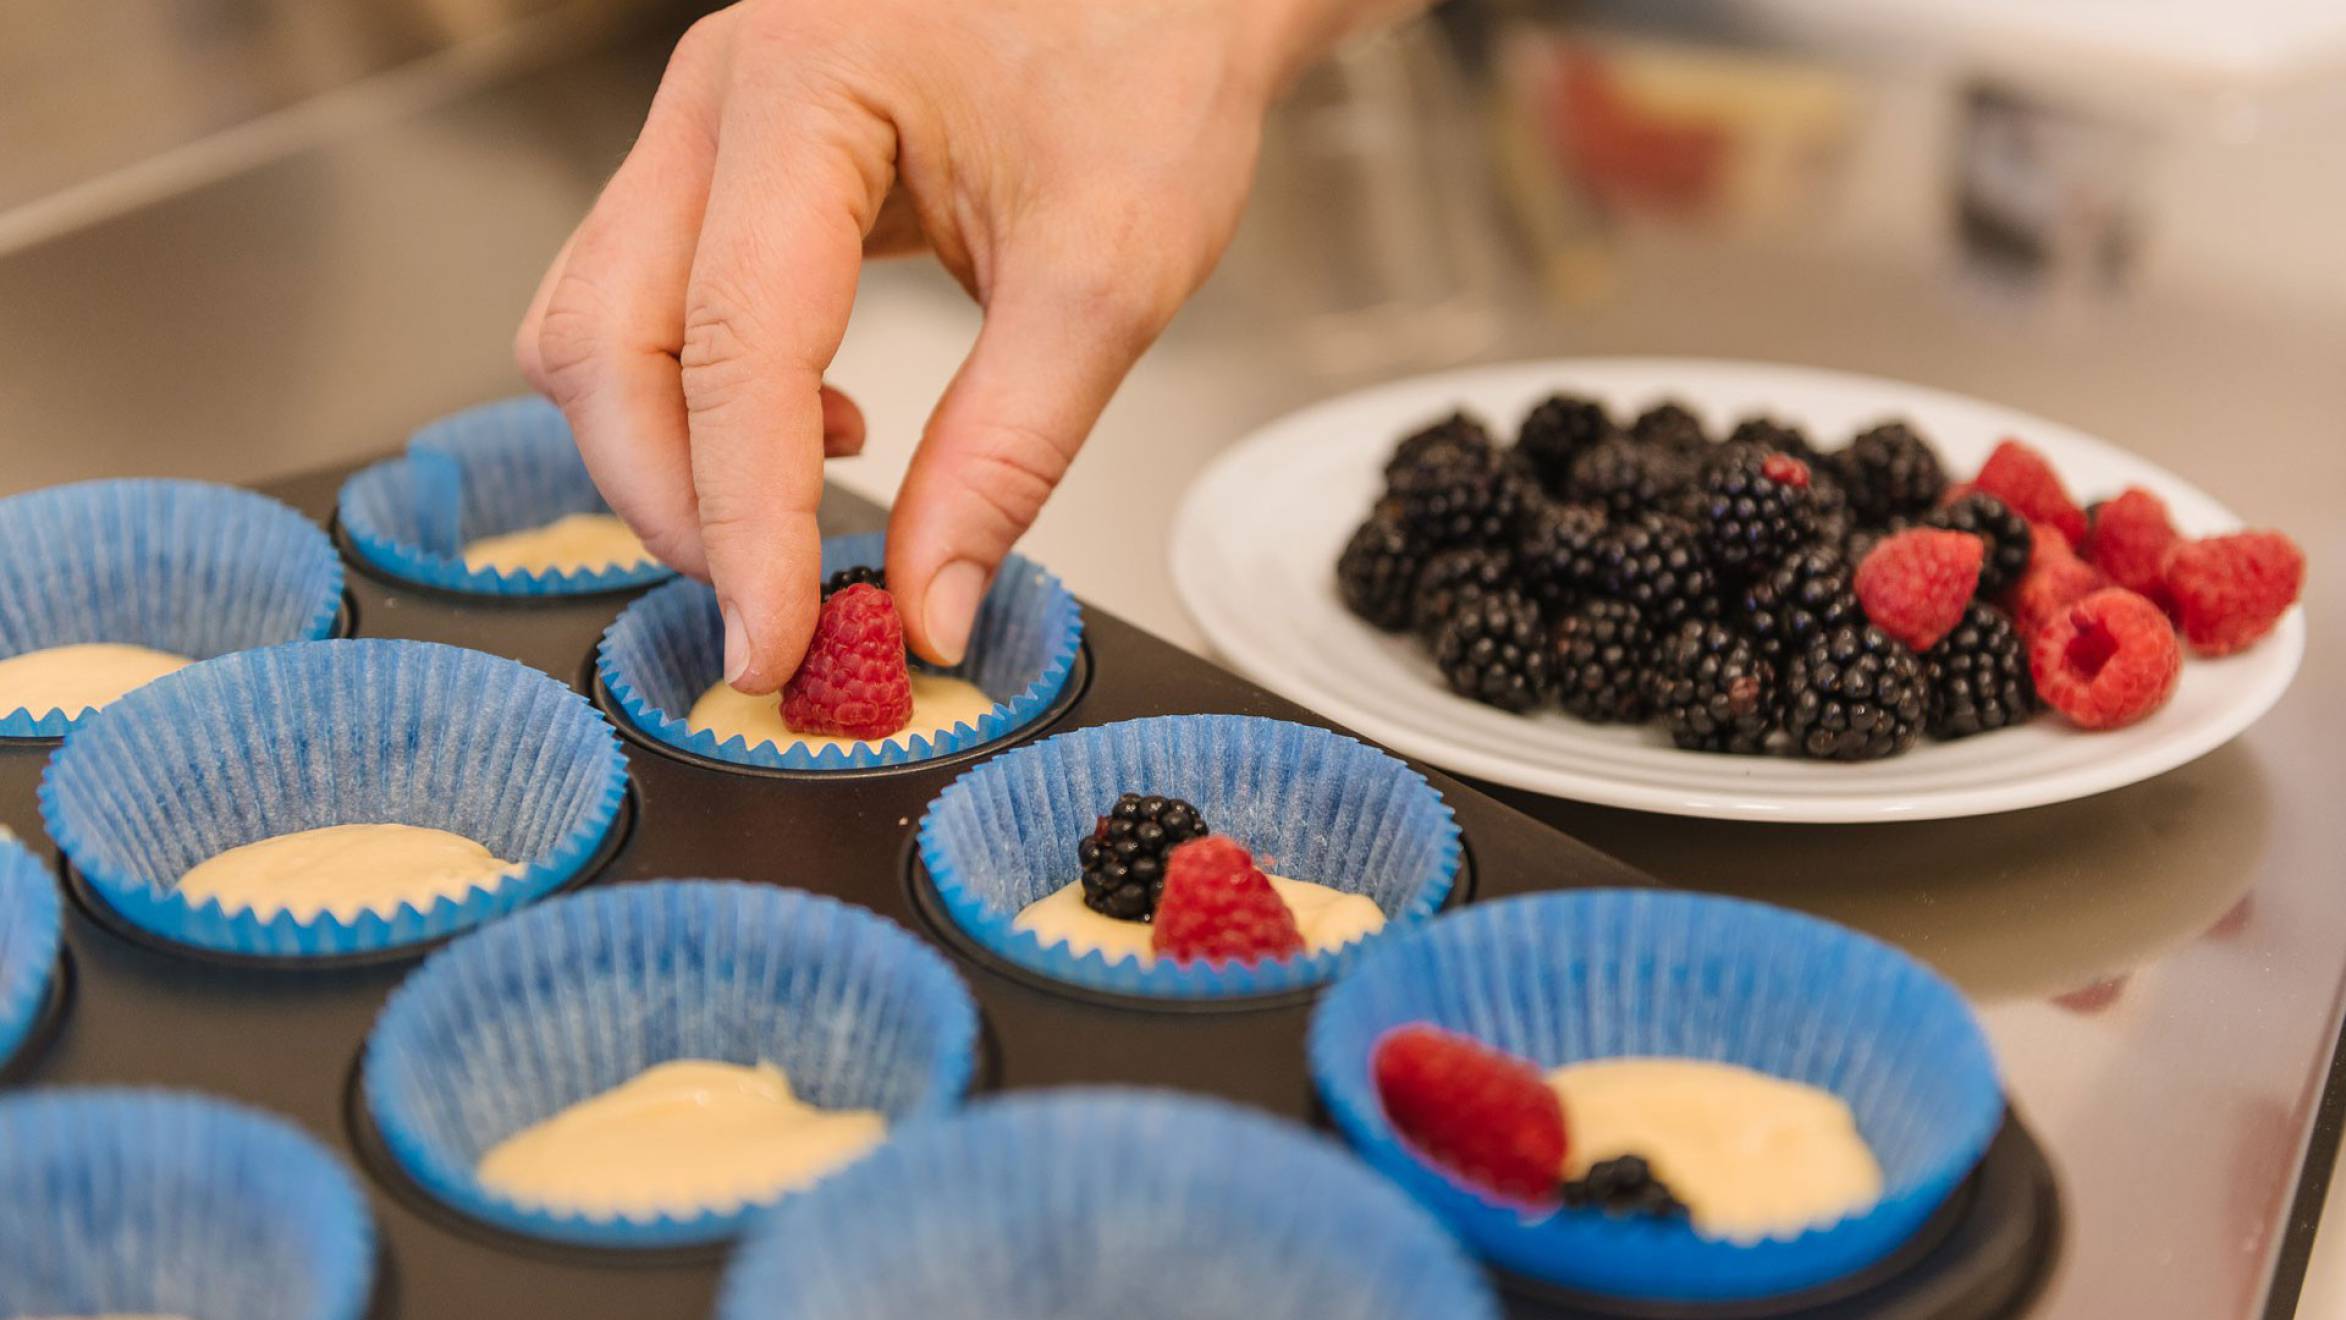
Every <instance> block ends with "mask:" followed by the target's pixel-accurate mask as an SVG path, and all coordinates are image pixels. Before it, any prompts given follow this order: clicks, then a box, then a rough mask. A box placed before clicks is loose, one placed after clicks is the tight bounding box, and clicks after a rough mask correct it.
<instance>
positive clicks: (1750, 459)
mask: <svg viewBox="0 0 2346 1320" xmlns="http://www.w3.org/2000/svg"><path fill="white" fill-rule="evenodd" d="M1686 512H1687V516H1688V518H1690V519H1691V520H1692V521H1693V523H1694V527H1695V531H1696V534H1697V535H1698V536H1699V537H1700V539H1701V544H1702V548H1703V552H1704V553H1705V554H1706V555H1707V556H1708V557H1709V559H1710V561H1711V564H1712V565H1713V566H1714V567H1716V568H1717V569H1719V570H1720V571H1721V572H1722V573H1724V574H1726V575H1727V576H1729V577H1737V578H1740V577H1742V576H1743V575H1745V574H1747V573H1758V572H1765V571H1767V570H1768V569H1770V568H1773V567H1774V566H1775V565H1776V564H1777V562H1778V561H1780V560H1782V559H1783V558H1784V556H1786V555H1788V554H1790V553H1792V552H1793V551H1794V550H1797V549H1799V548H1800V547H1802V546H1804V545H1806V544H1808V543H1809V541H1810V540H1812V539H1814V537H1815V536H1816V526H1817V518H1816V505H1815V503H1814V502H1813V500H1812V498H1811V496H1810V494H1809V487H1808V465H1807V464H1806V463H1803V462H1801V461H1800V460H1799V459H1797V458H1794V457H1792V456H1791V455H1789V454H1783V453H1778V452H1777V451H1775V450H1772V449H1762V448H1760V447H1759V446H1757V445H1750V444H1741V445H1722V446H1721V447H1719V448H1718V449H1717V450H1715V451H1713V452H1712V454H1711V456H1710V457H1709V458H1708V459H1706V460H1705V461H1704V463H1703V466H1702V474H1701V475H1700V476H1699V477H1697V478H1696V479H1695V483H1694V487H1693V489H1692V490H1691V491H1690V492H1688V495H1687V501H1686Z"/></svg>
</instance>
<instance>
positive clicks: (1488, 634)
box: [1434, 591, 1555, 711]
mask: <svg viewBox="0 0 2346 1320" xmlns="http://www.w3.org/2000/svg"><path fill="white" fill-rule="evenodd" d="M1434 663H1435V664H1437V665H1439V666H1441V669H1442V677H1443V678H1445V679H1447V680H1449V683H1450V688H1451V690H1452V691H1454V692H1456V693H1458V694H1459V695H1460V696H1463V697H1472V698H1474V699H1475V700H1476V701H1479V702H1482V703H1483V704H1485V705H1489V706H1496V707H1498V708H1499V709H1501V710H1508V711H1526V710H1530V709H1531V708H1532V707H1534V706H1537V705H1538V704H1540V703H1541V702H1542V701H1544V700H1546V699H1547V696H1548V693H1549V692H1550V691H1551V690H1552V689H1553V687H1554V681H1555V678H1554V670H1553V669H1552V668H1551V667H1550V664H1549V658H1548V638H1547V636H1546V633H1545V630H1544V629H1543V628H1542V627H1541V624H1540V612H1539V607H1538V606H1536V605H1533V604H1532V603H1531V601H1530V600H1528V599H1526V598H1525V597H1524V596H1522V595H1521V594H1520V593H1517V592H1513V591H1501V592H1497V593H1494V594H1492V595H1488V596H1484V597H1482V598H1481V599H1479V600H1474V601H1470V602H1466V603H1464V604H1461V605H1460V606H1459V608H1458V610H1457V612H1456V613H1454V614H1453V615H1451V616H1450V621H1449V622H1448V623H1446V624H1443V625H1442V631H1441V634H1440V635H1439V636H1438V637H1436V638H1435V639H1434Z"/></svg>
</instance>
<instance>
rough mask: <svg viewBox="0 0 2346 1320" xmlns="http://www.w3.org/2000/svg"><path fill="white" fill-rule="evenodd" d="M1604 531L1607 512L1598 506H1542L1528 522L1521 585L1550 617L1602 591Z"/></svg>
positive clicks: (1518, 545)
mask: <svg viewBox="0 0 2346 1320" xmlns="http://www.w3.org/2000/svg"><path fill="white" fill-rule="evenodd" d="M1605 527H1606V519H1605V511H1604V510H1603V509H1600V508H1598V507H1597V506H1595V505H1593V504H1543V505H1541V506H1540V507H1539V508H1537V509H1534V510H1532V512H1531V514H1530V515H1529V516H1528V517H1526V518H1525V519H1524V522H1523V535H1522V536H1520V537H1518V538H1517V539H1516V542H1515V571H1516V574H1517V580H1518V581H1519V582H1520V583H1521V584H1522V587H1523V589H1524V590H1525V591H1526V592H1528V593H1530V595H1531V598H1532V600H1533V601H1534V602H1535V603H1537V604H1538V605H1539V607H1540V608H1541V609H1542V610H1544V611H1547V612H1548V613H1549V615H1550V616H1554V615H1557V614H1561V613H1562V612H1563V611H1564V610H1566V609H1569V608H1570V607H1571V606H1572V605H1573V604H1574V603H1576V602H1577V601H1579V600H1580V599H1581V597H1583V596H1586V595H1588V594H1589V593H1590V592H1591V591H1594V590H1596V589H1597V587H1598V586H1599V584H1600V581H1601V578H1602V573H1601V570H1602V568H1603V560H1602V559H1601V557H1600V552H1601V550H1602V547H1603V541H1604V536H1605Z"/></svg>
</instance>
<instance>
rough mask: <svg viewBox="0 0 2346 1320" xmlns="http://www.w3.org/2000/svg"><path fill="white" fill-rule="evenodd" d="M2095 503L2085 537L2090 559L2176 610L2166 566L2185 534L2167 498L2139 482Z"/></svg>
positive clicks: (2127, 584) (2129, 586)
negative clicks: (2171, 517)
mask: <svg viewBox="0 0 2346 1320" xmlns="http://www.w3.org/2000/svg"><path fill="white" fill-rule="evenodd" d="M2096 507H2097V512H2096V513H2095V515H2094V519H2093V530H2092V532H2091V533H2090V534H2089V535H2088V536H2087V537H2086V540H2085V558H2086V562H2088V563H2090V564H2092V565H2093V566H2094V567H2095V568H2098V569H2100V570H2101V571H2102V572H2104V573H2107V574H2109V576H2110V581H2112V582H2115V583H2117V584H2118V585H2119V586H2121V587H2124V588H2126V589H2127V590H2128V591H2132V592H2136V593H2138V594H2140V595H2143V596H2147V597H2149V598H2150V601H2151V603H2152V604H2154V605H2156V606H2158V607H2159V608H2161V609H2163V610H2167V611H2168V612H2169V613H2173V612H2174V608H2173V607H2174V598H2173V597H2171V596H2169V595H2168V594H2167V582H2166V574H2165V573H2164V572H2163V571H2162V570H2163V566H2164V565H2165V563H2166V560H2167V550H2168V548H2169V547H2170V546H2172V545H2174V544H2175V543H2176V542H2177V541H2179V540H2181V539H2183V538H2182V535H2181V534H2180V533H2178V532H2177V531H2176V530H2175V524H2173V523H2172V522H2169V521H2168V520H2167V504H2166V501H2164V500H2162V499H2160V498H2159V497H2158V496H2156V495H2153V494H2151V493H2150V492H2149V491H2147V490H2144V489H2143V488H2142V487H2140V486H2128V487H2127V488H2126V490H2125V492H2124V493H2122V494H2120V495H2119V496H2118V497H2117V498H2116V499H2113V500H2105V501H2104V502H2102V503H2101V504H2100V505H2098V506H2096Z"/></svg>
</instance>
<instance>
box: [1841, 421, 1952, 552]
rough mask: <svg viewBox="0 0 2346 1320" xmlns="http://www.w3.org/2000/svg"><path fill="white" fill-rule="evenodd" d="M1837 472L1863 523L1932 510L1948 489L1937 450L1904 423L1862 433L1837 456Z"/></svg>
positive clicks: (1875, 523) (1878, 522)
mask: <svg viewBox="0 0 2346 1320" xmlns="http://www.w3.org/2000/svg"><path fill="white" fill-rule="evenodd" d="M1834 459H1835V462H1834V468H1835V469H1836V471H1835V475H1836V476H1838V477H1840V478H1841V485H1842V487H1843V488H1844V489H1846V490H1847V491H1848V493H1849V508H1850V511H1851V512H1852V513H1854V514H1855V515H1856V517H1857V523H1858V525H1859V526H1860V527H1879V526H1882V525H1884V524H1886V523H1888V522H1889V521H1890V520H1892V519H1894V518H1915V517H1920V516H1921V515H1923V514H1925V513H1928V512H1930V508H1931V506H1932V505H1934V504H1937V503H1938V502H1939V495H1940V493H1941V492H1943V491H1945V490H1946V488H1947V474H1946V473H1945V472H1944V471H1942V470H1941V469H1940V467H1939V455H1938V452H1937V451H1936V450H1934V449H1932V448H1931V446H1930V442H1929V441H1927V440H1925V439H1923V438H1922V437H1921V436H1919V435H1917V434H1915V432H1914V428H1912V427H1910V426H1908V425H1907V424H1906V423H1904V422H1884V423H1882V424H1881V425H1880V426H1876V427H1874V428H1873V429H1871V430H1869V431H1864V432H1861V433H1859V435H1858V437H1857V438H1856V439H1854V440H1852V441H1850V442H1849V447H1848V448H1847V449H1844V450H1842V451H1841V452H1840V453H1839V454H1836V455H1834Z"/></svg>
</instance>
